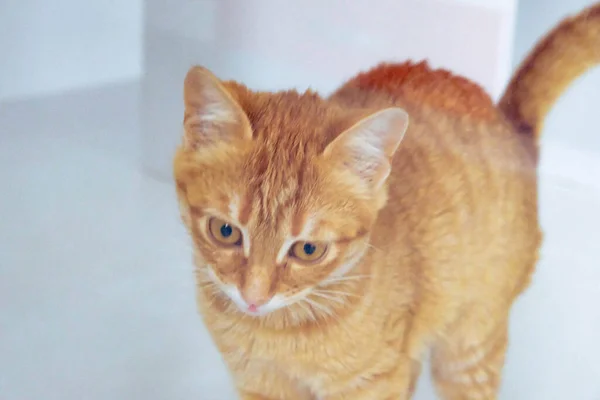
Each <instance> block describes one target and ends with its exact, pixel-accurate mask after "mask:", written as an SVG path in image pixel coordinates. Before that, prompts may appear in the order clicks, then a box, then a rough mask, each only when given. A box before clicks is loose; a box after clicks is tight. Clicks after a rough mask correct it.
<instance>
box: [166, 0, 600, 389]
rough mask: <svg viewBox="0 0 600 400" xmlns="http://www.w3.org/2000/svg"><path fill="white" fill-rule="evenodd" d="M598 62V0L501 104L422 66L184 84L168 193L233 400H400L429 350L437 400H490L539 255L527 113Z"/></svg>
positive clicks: (543, 108)
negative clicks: (312, 85) (301, 80)
mask: <svg viewBox="0 0 600 400" xmlns="http://www.w3.org/2000/svg"><path fill="white" fill-rule="evenodd" d="M598 49H600V5H595V6H593V7H591V8H589V9H587V10H585V11H583V12H582V13H581V14H579V15H578V16H576V17H573V18H570V19H567V20H565V21H563V23H562V24H561V25H559V26H558V27H557V28H556V29H555V30H554V31H553V32H551V33H550V34H549V35H548V36H547V37H546V38H545V39H544V41H542V42H541V44H540V45H538V47H537V48H536V49H535V50H534V52H533V53H532V55H531V56H530V57H529V59H527V60H526V61H525V63H524V64H523V65H522V67H521V68H520V69H519V71H518V72H517V74H516V75H515V79H514V80H513V81H512V82H511V84H510V85H509V88H508V89H507V92H506V94H505V95H504V97H503V99H502V100H501V101H500V104H499V105H498V106H497V105H495V104H494V103H493V102H492V100H491V99H490V98H489V96H488V95H487V94H485V93H484V92H483V91H482V90H481V89H480V88H479V87H478V86H477V85H475V84H473V83H471V82H469V81H467V80H465V79H463V78H460V77H457V76H454V75H452V74H450V73H448V72H445V71H441V70H431V69H430V68H429V67H428V66H427V65H426V64H425V63H420V64H413V63H404V64H382V65H380V66H378V67H375V68H374V69H372V70H370V71H368V72H365V73H362V74H359V75H358V76H357V77H355V78H353V79H351V80H350V81H348V82H347V83H346V84H344V85H343V86H342V87H341V88H340V89H339V90H338V91H336V92H335V93H334V94H333V95H331V96H330V97H329V98H327V99H324V98H321V97H320V96H318V95H317V94H315V93H311V92H307V93H304V94H298V93H296V92H292V91H289V92H279V93H261V92H253V91H251V90H249V89H247V88H246V87H245V86H243V85H241V84H238V83H235V82H221V81H219V80H218V79H217V78H216V77H215V76H214V75H212V74H211V73H210V72H209V71H207V70H206V69H204V68H201V67H196V68H193V69H192V70H190V72H189V73H188V76H187V77H186V82H185V105H186V113H185V117H184V126H185V134H184V142H183V144H182V146H181V148H180V149H179V150H178V152H177V155H176V157H175V179H176V182H177V193H178V197H179V201H180V206H181V213H182V218H183V221H184V222H185V225H186V227H187V228H188V230H189V232H190V235H191V237H192V239H193V242H194V253H195V261H196V262H195V264H196V269H197V281H198V291H197V295H198V305H199V309H200V311H201V314H202V316H203V319H204V322H205V324H206V326H207V328H208V329H209V331H210V333H211V335H212V337H213V339H214V341H215V344H216V345H217V347H218V348H219V350H220V352H221V353H222V355H223V358H224V360H225V362H226V364H227V365H228V367H229V369H230V371H231V373H232V375H233V379H234V382H235V384H236V386H237V388H238V390H239V394H240V397H241V398H242V399H244V400H250V399H253V400H303V399H306V400H316V399H326V400H336V399H357V400H361V399H365V400H366V399H377V400H386V399H399V398H403V399H408V398H410V396H411V394H412V392H413V390H414V385H415V382H416V379H417V377H418V376H419V373H420V369H421V366H420V364H421V361H422V359H423V357H424V356H426V355H427V354H431V360H432V368H433V377H434V380H435V383H436V386H437V388H438V390H439V393H440V395H441V396H442V397H443V398H444V399H471V398H472V399H482V398H485V399H493V398H496V394H497V391H498V388H499V385H500V379H501V370H502V366H503V364H504V354H505V350H506V346H507V341H508V337H507V335H508V331H507V329H508V318H509V313H510V308H511V305H512V303H513V301H514V300H515V298H516V297H517V296H518V295H519V293H521V292H522V291H523V290H524V289H525V288H526V287H527V285H528V283H529V280H530V277H531V275H532V272H533V270H534V267H535V263H536V261H537V258H538V251H539V247H540V243H541V233H540V229H539V223H538V217H537V202H538V199H537V171H536V166H537V160H538V145H537V140H538V137H539V132H540V130H541V124H542V121H543V117H544V116H545V114H546V113H547V112H548V110H549V108H550V107H551V105H552V103H553V102H554V101H555V100H556V98H558V97H559V95H560V94H561V93H562V90H564V88H565V87H566V86H567V85H568V83H569V82H570V81H572V80H573V79H574V78H576V77H577V76H578V75H580V74H581V73H583V72H584V71H585V70H587V69H588V68H589V67H591V66H593V65H595V64H597V63H599V62H600V53H599V52H598ZM569 51H571V52H575V54H574V55H573V57H572V59H570V60H569V61H568V64H569V65H567V66H565V65H562V64H561V63H560V62H558V61H557V60H558V57H564V56H566V55H565V52H567V53H568V52H569ZM567 55H568V54H567ZM574 57H578V58H576V59H575V58H574ZM574 63H575V64H577V65H576V66H572V65H571V64H574ZM563 64H564V63H563Z"/></svg>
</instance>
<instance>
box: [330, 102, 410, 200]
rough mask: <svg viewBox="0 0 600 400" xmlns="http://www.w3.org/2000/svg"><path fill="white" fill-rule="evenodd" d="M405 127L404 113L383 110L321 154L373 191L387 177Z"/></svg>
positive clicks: (406, 123)
mask: <svg viewBox="0 0 600 400" xmlns="http://www.w3.org/2000/svg"><path fill="white" fill-rule="evenodd" d="M407 128H408V114H407V113H406V111H404V110H403V109H401V108H387V109H384V110H381V111H378V112H376V113H374V114H371V115H370V116H368V117H366V118H364V119H362V120H360V121H359V122H358V123H356V124H354V125H353V126H352V127H350V128H349V129H348V130H346V131H344V132H342V134H340V135H339V136H338V137H337V138H335V139H334V140H333V142H331V143H330V144H329V145H328V146H327V147H326V148H325V151H324V153H323V155H324V156H325V157H326V158H329V159H331V160H333V161H334V163H335V164H337V167H338V168H344V169H346V170H350V171H351V172H353V173H354V174H355V175H356V176H357V177H358V178H359V179H360V180H361V181H363V182H364V183H365V184H366V185H367V186H368V187H370V188H371V189H374V190H377V189H379V188H380V187H381V185H382V184H383V183H384V182H385V180H386V179H387V177H388V175H389V174H390V171H391V159H392V156H393V155H394V153H395V152H396V150H397V149H398V146H399V145H400V142H401V141H402V139H403V138H404V134H405V133H406V129H407Z"/></svg>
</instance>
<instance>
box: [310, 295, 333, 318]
mask: <svg viewBox="0 0 600 400" xmlns="http://www.w3.org/2000/svg"><path fill="white" fill-rule="evenodd" d="M304 301H306V302H307V303H308V304H310V305H311V306H312V307H313V308H314V309H317V310H320V311H322V312H324V313H325V314H327V315H329V316H333V312H332V310H331V309H330V308H329V307H327V306H325V305H323V304H321V303H318V302H317V301H315V300H313V299H309V298H308V297H306V298H305V299H304Z"/></svg>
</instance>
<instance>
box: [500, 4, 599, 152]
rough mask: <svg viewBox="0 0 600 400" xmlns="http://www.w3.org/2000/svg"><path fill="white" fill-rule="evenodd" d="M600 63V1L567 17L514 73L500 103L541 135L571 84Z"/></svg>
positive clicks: (516, 121)
mask: <svg viewBox="0 0 600 400" xmlns="http://www.w3.org/2000/svg"><path fill="white" fill-rule="evenodd" d="M598 64H600V2H599V3H595V4H594V5H592V6H591V7H589V8H587V9H585V10H584V11H582V12H581V13H579V14H577V15H575V16H572V17H569V18H566V19H565V20H563V21H562V22H561V23H560V24H559V25H558V26H556V27H555V28H554V29H553V30H552V31H550V32H549V33H548V34H547V35H546V37H545V38H544V39H542V40H541V41H540V42H539V43H538V44H537V45H536V47H535V48H534V49H533V51H531V53H530V54H529V55H528V56H527V58H526V59H525V60H524V61H523V63H522V64H521V65H520V67H519V69H518V70H517V71H516V73H515V74H514V75H513V77H512V79H511V81H510V83H509V84H508V87H507V88H506V91H505V92H504V95H503V96H502V98H501V99H500V102H499V104H498V107H499V108H500V110H501V111H502V112H503V113H504V115H505V116H506V117H507V118H508V120H509V121H510V122H511V123H512V124H513V125H514V127H515V129H516V130H517V131H518V132H521V133H524V134H528V135H532V136H534V138H535V139H536V141H537V139H538V138H539V136H540V132H541V130H542V126H543V122H544V118H545V117H546V115H547V114H548V112H549V111H550V109H551V108H552V106H553V105H554V103H555V101H556V100H557V99H558V98H559V97H560V96H561V94H562V93H563V92H564V91H565V90H566V89H567V87H568V86H569V85H570V84H571V82H572V81H574V80H575V79H576V78H578V77H579V76H580V75H582V74H583V73H584V72H586V71H587V70H588V69H590V68H592V67H593V66H595V65H598Z"/></svg>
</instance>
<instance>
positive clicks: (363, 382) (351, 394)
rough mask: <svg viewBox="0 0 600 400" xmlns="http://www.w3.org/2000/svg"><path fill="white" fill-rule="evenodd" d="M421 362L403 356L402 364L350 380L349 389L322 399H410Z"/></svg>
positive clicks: (321, 397)
mask: <svg viewBox="0 0 600 400" xmlns="http://www.w3.org/2000/svg"><path fill="white" fill-rule="evenodd" d="M420 372H421V363H420V362H418V361H415V360H412V359H410V358H409V357H407V356H403V360H402V362H401V363H400V364H398V365H396V366H395V367H394V368H392V369H390V370H388V371H380V372H379V373H377V374H366V375H365V376H363V377H359V378H355V379H353V380H352V381H350V382H348V389H347V390H344V391H343V392H341V393H336V394H334V395H325V396H320V397H319V399H322V400H409V399H411V398H412V396H413V394H414V391H415V387H416V383H417V379H418V377H419V374H420Z"/></svg>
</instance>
